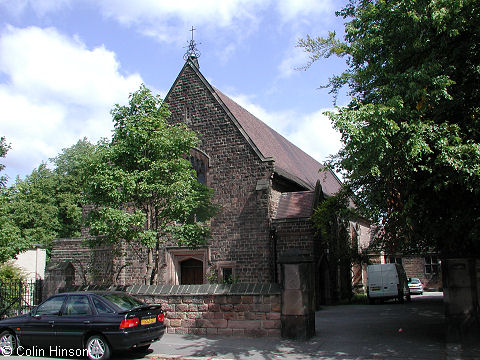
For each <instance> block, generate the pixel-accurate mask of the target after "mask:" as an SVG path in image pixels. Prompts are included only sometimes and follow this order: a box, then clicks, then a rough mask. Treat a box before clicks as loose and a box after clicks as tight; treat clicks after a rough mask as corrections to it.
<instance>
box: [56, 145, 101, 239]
mask: <svg viewBox="0 0 480 360" xmlns="http://www.w3.org/2000/svg"><path fill="white" fill-rule="evenodd" d="M95 148H96V147H95V145H93V144H92V143H90V142H89V141H88V140H87V139H86V138H83V139H81V140H79V141H78V142H77V143H76V144H74V145H73V146H71V147H69V148H66V149H63V150H62V152H61V153H60V154H59V155H57V156H56V157H55V158H53V159H50V160H51V162H52V163H53V164H54V165H55V166H54V170H53V172H54V174H55V177H56V183H57V187H56V195H55V198H56V205H57V207H58V217H59V219H58V220H59V222H60V228H59V232H58V237H60V238H68V237H78V236H80V228H81V226H82V207H83V196H84V193H83V189H84V187H85V186H84V185H85V182H86V181H87V179H86V172H85V167H86V166H87V163H88V159H90V158H91V157H92V156H93V154H94V152H95Z"/></svg>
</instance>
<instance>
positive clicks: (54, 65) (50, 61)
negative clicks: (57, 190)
mask: <svg viewBox="0 0 480 360" xmlns="http://www.w3.org/2000/svg"><path fill="white" fill-rule="evenodd" d="M0 72H2V73H3V74H4V76H5V77H6V78H7V81H5V82H4V83H3V84H0V108H1V109H2V116H1V117H0V128H1V129H2V134H1V135H2V136H5V137H6V139H7V142H9V143H11V145H12V148H11V150H10V151H9V152H8V154H7V157H6V159H5V165H6V172H7V173H8V174H9V175H10V176H11V174H12V173H18V174H20V175H22V176H23V175H25V173H29V172H30V171H31V170H32V169H33V168H34V167H36V166H37V165H38V164H39V163H40V162H41V161H42V160H43V161H46V160H48V159H49V158H51V157H53V156H55V155H57V154H58V153H59V151H60V150H61V149H62V148H65V147H68V146H71V145H73V144H74V143H75V142H76V141H77V140H78V139H80V138H83V137H84V136H86V137H88V138H89V139H90V140H91V141H96V140H97V139H99V138H100V137H104V136H110V130H111V129H112V127H113V126H112V121H111V116H110V114H109V111H110V109H111V108H112V106H113V105H114V104H115V103H125V102H126V101H127V99H128V94H129V93H131V92H133V91H135V90H136V89H137V88H138V86H139V85H140V83H141V82H142V79H141V78H140V76H139V75H138V74H133V75H130V76H126V75H123V74H121V73H120V64H119V63H118V61H117V60H116V58H115V54H114V53H112V52H111V51H108V50H106V49H105V48H104V47H98V48H95V49H88V48H87V47H86V46H85V45H84V44H83V43H82V42H81V41H80V40H79V39H75V38H69V37H66V36H64V35H62V34H60V33H58V32H57V31H56V30H55V29H53V28H49V29H41V28H37V27H30V28H24V29H20V28H14V27H11V26H10V27H7V28H6V30H5V31H4V32H3V33H2V34H0ZM11 177H12V176H11Z"/></svg>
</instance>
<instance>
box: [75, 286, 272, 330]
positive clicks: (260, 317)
mask: <svg viewBox="0 0 480 360" xmlns="http://www.w3.org/2000/svg"><path fill="white" fill-rule="evenodd" d="M100 288H102V287H98V286H90V287H88V286H79V287H73V288H69V289H68V290H82V291H83V290H88V289H90V290H91V289H100ZM102 289H105V288H102ZM108 289H110V290H121V291H126V292H128V293H129V294H132V295H134V296H136V297H138V298H141V299H143V300H144V301H145V302H147V303H159V304H162V306H163V309H164V311H165V312H166V320H165V324H166V326H167V333H170V334H195V335H224V336H280V333H281V330H280V329H281V320H280V319H281V313H280V312H281V288H280V285H279V284H232V285H224V284H210V285H134V286H112V287H109V288H108Z"/></svg>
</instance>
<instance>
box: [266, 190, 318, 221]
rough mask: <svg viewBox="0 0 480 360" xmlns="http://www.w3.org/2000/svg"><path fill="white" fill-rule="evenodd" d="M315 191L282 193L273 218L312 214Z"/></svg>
mask: <svg viewBox="0 0 480 360" xmlns="http://www.w3.org/2000/svg"><path fill="white" fill-rule="evenodd" d="M314 198H315V191H299V192H288V193H282V195H281V196H280V200H279V201H278V208H277V213H276V214H275V219H292V218H295V219H297V218H308V217H310V216H312V213H313V204H314Z"/></svg>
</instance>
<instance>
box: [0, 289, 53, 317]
mask: <svg viewBox="0 0 480 360" xmlns="http://www.w3.org/2000/svg"><path fill="white" fill-rule="evenodd" d="M42 285H43V284H42V280H29V281H22V280H4V281H2V280H0V319H3V318H6V317H12V316H17V315H21V314H25V313H28V312H29V311H30V310H32V308H33V307H34V306H36V305H38V304H39V303H40V302H41V300H42V287H43V286H42Z"/></svg>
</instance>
